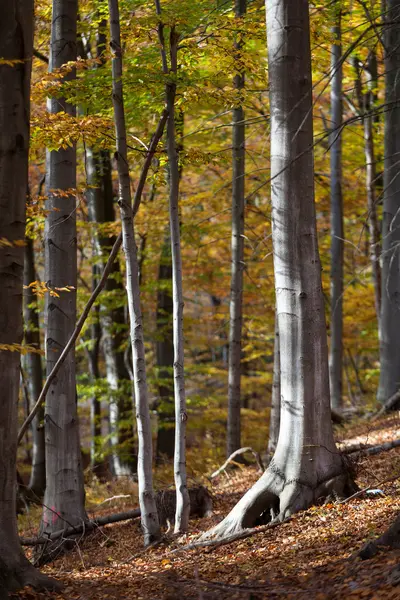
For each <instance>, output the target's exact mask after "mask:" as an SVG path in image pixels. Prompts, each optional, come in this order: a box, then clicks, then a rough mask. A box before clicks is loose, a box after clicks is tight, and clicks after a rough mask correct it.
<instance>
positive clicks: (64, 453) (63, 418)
mask: <svg viewBox="0 0 400 600" xmlns="http://www.w3.org/2000/svg"><path fill="white" fill-rule="evenodd" d="M77 9H78V6H77V1H76V0H53V13H52V32H51V49H50V54H51V56H50V70H54V69H57V68H60V67H61V66H62V65H64V64H66V63H68V62H69V61H74V60H76V23H77ZM74 77H75V72H74V70H73V69H72V70H71V71H70V72H69V73H68V74H67V75H66V76H65V80H71V79H73V78H74ZM49 111H50V112H51V113H52V114H56V113H58V112H59V111H65V112H66V113H68V114H72V115H75V107H73V106H71V105H70V104H68V103H67V102H66V101H65V100H64V99H63V98H52V99H50V100H49ZM46 173H47V174H46V186H47V194H48V200H47V203H46V209H47V211H48V216H47V219H46V228H45V271H46V280H47V285H48V287H49V288H50V289H51V288H54V287H64V286H73V289H71V291H70V292H60V294H59V297H57V296H54V295H51V294H50V293H49V294H48V297H47V299H46V317H47V327H46V363H47V364H46V367H47V374H49V373H50V372H51V370H52V368H53V366H54V364H55V363H56V361H57V359H58V357H59V356H60V354H61V352H62V351H63V349H64V347H65V345H66V344H67V342H68V340H69V338H70V337H71V334H72V332H73V331H74V328H75V322H76V285H77V264H76V235H77V233H76V197H75V194H74V192H73V190H75V188H76V148H75V146H69V147H68V148H67V149H60V150H57V151H55V150H53V151H48V152H47V165H46ZM60 192H61V194H60ZM45 439H46V493H45V497H44V509H43V517H42V522H41V526H40V535H42V534H51V533H52V532H53V531H57V530H59V529H60V528H62V527H64V526H65V527H68V526H73V525H77V524H81V523H82V521H85V520H86V519H87V516H86V512H85V492H84V484H83V469H82V459H81V449H80V440H79V422H78V412H77V395H76V378H75V352H74V351H71V352H70V353H69V355H68V357H67V358H66V360H65V362H64V364H63V366H62V367H61V369H60V371H59V373H58V374H57V377H56V378H55V380H54V381H53V382H52V384H51V386H50V389H49V391H48V393H47V395H46V406H45ZM61 549H62V545H60V544H57V545H54V546H53V545H49V547H48V548H47V549H46V552H45V553H44V554H43V555H41V560H47V559H49V558H51V557H52V556H53V552H59V551H60V550H61Z"/></svg>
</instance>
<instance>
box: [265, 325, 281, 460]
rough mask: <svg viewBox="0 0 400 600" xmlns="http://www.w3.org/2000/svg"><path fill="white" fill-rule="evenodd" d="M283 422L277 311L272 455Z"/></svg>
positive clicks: (270, 439) (271, 438)
mask: <svg viewBox="0 0 400 600" xmlns="http://www.w3.org/2000/svg"><path fill="white" fill-rule="evenodd" d="M280 424H281V352H280V347H279V327H278V319H277V315H276V313H275V343H274V374H273V381H272V399H271V415H270V419H269V435H268V448H267V453H268V454H269V455H271V456H272V454H273V453H274V452H275V450H276V446H277V444H278V438H279V430H280Z"/></svg>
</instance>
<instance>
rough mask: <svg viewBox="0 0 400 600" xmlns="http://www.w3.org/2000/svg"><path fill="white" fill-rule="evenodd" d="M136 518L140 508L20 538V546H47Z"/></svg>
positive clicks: (138, 515)
mask: <svg viewBox="0 0 400 600" xmlns="http://www.w3.org/2000/svg"><path fill="white" fill-rule="evenodd" d="M138 517H140V508H136V509H135V510H128V511H126V512H122V513H115V514H113V515H106V516H104V517H99V518H98V519H93V520H91V521H87V522H86V523H82V524H81V525H76V526H75V527H67V528H66V529H60V530H58V531H54V533H51V534H50V535H48V536H46V535H44V536H42V537H37V538H20V542H21V544H22V546H40V545H42V544H48V543H49V542H52V541H54V540H58V539H59V538H61V537H70V536H71V535H75V534H78V533H84V532H87V531H92V530H93V529H97V527H103V526H104V525H110V524H111V523H119V522H120V521H128V520H129V519H137V518H138Z"/></svg>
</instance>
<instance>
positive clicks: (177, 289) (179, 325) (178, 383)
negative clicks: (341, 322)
mask: <svg viewBox="0 0 400 600" xmlns="http://www.w3.org/2000/svg"><path fill="white" fill-rule="evenodd" d="M178 41H179V35H178V34H177V33H176V31H175V28H174V27H172V28H171V33H170V59H171V73H172V74H173V76H174V77H176V73H177V50H178ZM175 96H176V83H175V80H172V81H170V82H168V83H167V84H166V101H167V109H168V123H167V153H168V163H169V222H170V235H171V258H172V302H173V342H174V397H175V452H174V479H175V488H176V513H175V533H184V532H185V531H187V528H188V524H189V512H190V500H189V493H188V490H187V476H186V421H187V414H186V392H185V371H184V340H183V307H184V302H183V289H182V256H181V241H180V223H179V179H180V177H179V164H178V152H177V147H176V132H175Z"/></svg>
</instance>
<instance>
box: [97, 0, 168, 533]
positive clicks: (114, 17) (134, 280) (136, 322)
mask: <svg viewBox="0 0 400 600" xmlns="http://www.w3.org/2000/svg"><path fill="white" fill-rule="evenodd" d="M108 7H109V11H110V37H111V41H110V44H111V48H112V50H113V58H112V81H113V107H114V120H115V133H116V138H117V153H116V159H117V167H118V179H119V201H118V204H119V207H120V210H121V221H122V244H123V248H124V255H125V261H126V289H127V294H128V309H129V317H130V328H131V329H130V333H131V344H132V362H133V373H134V386H135V402H136V420H137V431H138V483H139V504H140V511H141V520H142V528H143V533H144V542H145V545H148V544H150V543H152V542H153V541H156V540H157V539H159V537H160V525H159V521H158V515H157V508H156V503H155V497H154V489H153V474H152V458H153V452H152V446H153V445H152V438H151V424H150V411H149V403H148V390H147V379H146V357H145V350H144V341H143V326H142V313H141V308H140V290H139V265H138V260H137V248H136V241H135V231H134V212H133V207H132V197H131V188H130V174H129V163H128V148H127V141H126V125H125V110H124V99H123V86H122V47H121V34H120V19H119V6H118V0H108Z"/></svg>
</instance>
